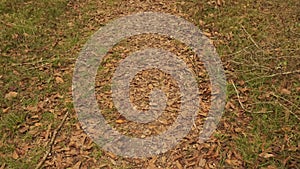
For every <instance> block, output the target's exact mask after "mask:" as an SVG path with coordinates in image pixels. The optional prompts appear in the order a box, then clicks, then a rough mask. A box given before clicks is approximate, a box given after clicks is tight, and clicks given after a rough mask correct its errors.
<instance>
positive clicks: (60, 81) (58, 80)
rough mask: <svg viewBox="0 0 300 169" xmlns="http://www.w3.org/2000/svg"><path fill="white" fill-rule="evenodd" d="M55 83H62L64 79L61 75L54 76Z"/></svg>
mask: <svg viewBox="0 0 300 169" xmlns="http://www.w3.org/2000/svg"><path fill="white" fill-rule="evenodd" d="M55 81H56V83H58V84H60V83H64V80H63V79H62V78H61V77H56V78H55Z"/></svg>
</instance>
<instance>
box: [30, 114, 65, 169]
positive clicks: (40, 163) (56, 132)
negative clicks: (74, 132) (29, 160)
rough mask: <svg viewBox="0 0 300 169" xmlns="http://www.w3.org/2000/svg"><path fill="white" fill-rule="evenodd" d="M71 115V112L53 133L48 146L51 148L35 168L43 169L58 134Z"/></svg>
mask: <svg viewBox="0 0 300 169" xmlns="http://www.w3.org/2000/svg"><path fill="white" fill-rule="evenodd" d="M68 115H69V112H67V113H66V114H65V116H64V118H63V120H62V121H61V123H60V124H59V126H58V127H57V128H56V129H55V130H54V132H53V136H52V138H51V140H50V142H48V143H47V146H49V148H48V150H47V151H46V153H45V155H44V156H43V158H42V160H41V161H40V162H39V163H38V165H37V166H36V167H35V169H40V168H41V167H42V165H43V164H44V163H45V161H46V159H47V157H48V155H49V153H51V151H52V146H53V144H54V141H55V138H56V136H57V134H58V132H59V131H60V129H61V127H62V126H63V125H64V123H65V121H66V119H67V117H68Z"/></svg>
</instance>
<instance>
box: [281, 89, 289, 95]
mask: <svg viewBox="0 0 300 169" xmlns="http://www.w3.org/2000/svg"><path fill="white" fill-rule="evenodd" d="M280 93H281V94H285V95H290V94H291V91H289V90H288V89H281V90H280Z"/></svg>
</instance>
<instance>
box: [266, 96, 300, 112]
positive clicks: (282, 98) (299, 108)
mask: <svg viewBox="0 0 300 169" xmlns="http://www.w3.org/2000/svg"><path fill="white" fill-rule="evenodd" d="M271 95H272V96H274V97H276V98H277V99H278V98H279V99H281V100H284V101H286V102H288V103H290V104H291V105H293V106H295V107H296V108H297V109H298V110H300V107H298V106H297V105H296V104H295V103H293V102H291V101H289V100H288V99H286V98H284V97H281V96H278V95H276V94H274V93H271Z"/></svg>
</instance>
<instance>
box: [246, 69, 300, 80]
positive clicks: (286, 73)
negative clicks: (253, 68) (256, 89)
mask: <svg viewBox="0 0 300 169" xmlns="http://www.w3.org/2000/svg"><path fill="white" fill-rule="evenodd" d="M295 73H300V70H295V71H291V72H282V73H275V74H272V75H267V76H260V77H256V78H252V79H250V80H246V82H250V81H253V80H257V79H263V78H271V77H275V76H280V75H290V74H295Z"/></svg>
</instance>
